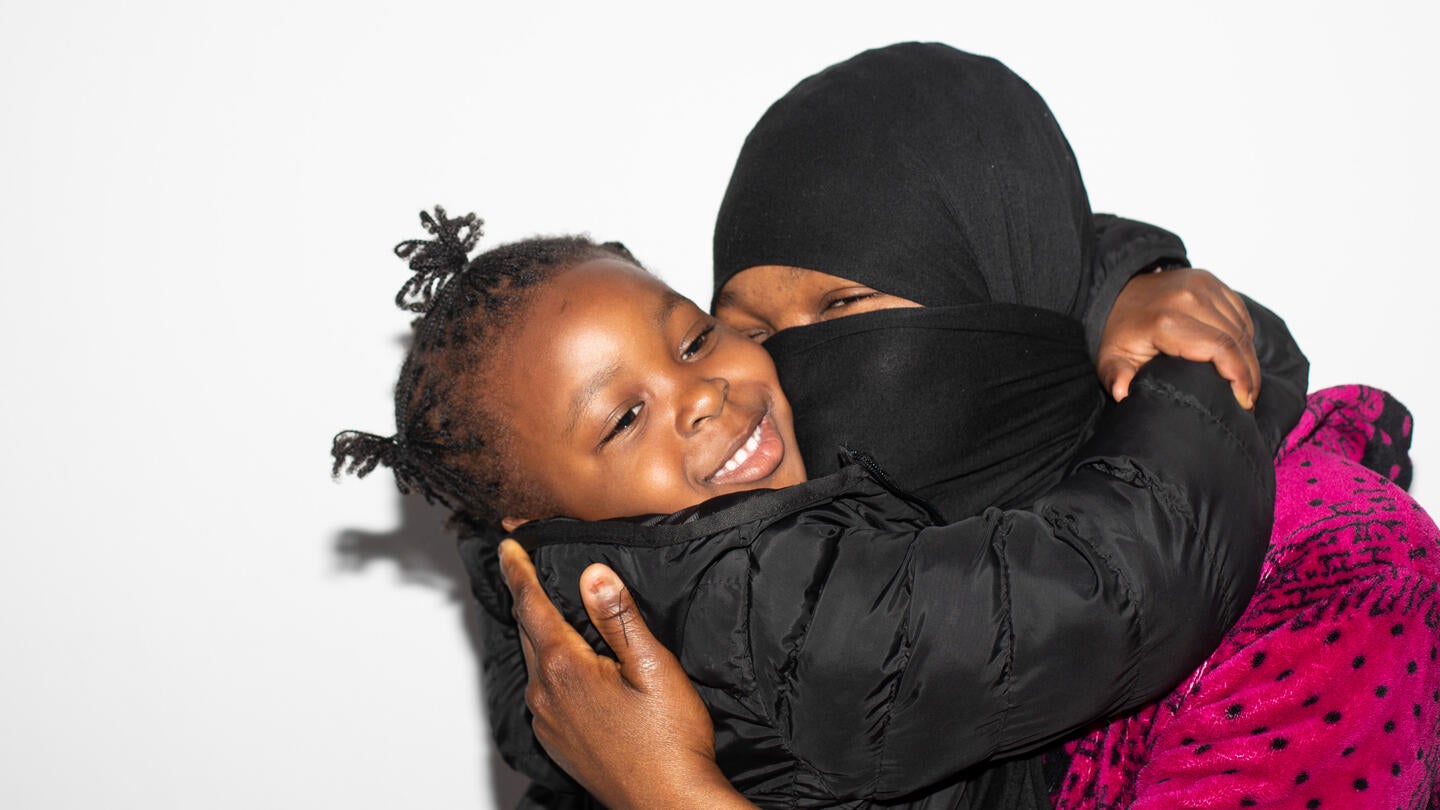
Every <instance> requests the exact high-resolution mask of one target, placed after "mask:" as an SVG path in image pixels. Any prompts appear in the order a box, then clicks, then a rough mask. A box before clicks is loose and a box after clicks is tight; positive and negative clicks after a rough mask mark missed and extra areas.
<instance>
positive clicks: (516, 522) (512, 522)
mask: <svg viewBox="0 0 1440 810" xmlns="http://www.w3.org/2000/svg"><path fill="white" fill-rule="evenodd" d="M529 522H530V519H529V518H517V517H510V516H508V515H507V516H505V517H503V518H500V527H501V528H503V529H504V530H505V533H506V534H509V533H510V532H513V531H515V530H516V529H518V528H520V525H521V524H523V523H529Z"/></svg>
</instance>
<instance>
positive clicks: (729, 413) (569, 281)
mask: <svg viewBox="0 0 1440 810" xmlns="http://www.w3.org/2000/svg"><path fill="white" fill-rule="evenodd" d="M508 348H509V351H508V352H507V356H508V360H506V361H504V362H502V363H501V364H500V365H499V366H498V367H497V368H496V369H495V372H496V373H495V376H494V378H493V379H494V380H495V382H496V383H498V385H497V387H496V388H497V390H496V392H495V393H496V399H497V404H498V405H499V407H500V408H501V410H502V413H503V414H504V416H505V418H506V421H507V422H508V424H509V431H508V433H509V446H508V455H509V456H510V458H511V459H512V461H513V462H514V463H515V465H516V469H519V470H522V471H524V475H525V477H526V479H527V480H529V481H532V482H533V483H534V485H536V486H538V487H540V488H541V489H542V490H543V491H545V492H547V493H550V494H551V495H553V502H554V503H555V504H556V506H557V507H558V508H559V509H560V511H561V513H563V514H564V515H567V516H569V517H575V518H580V519H584V520H598V519H603V518H614V517H621V516H625V515H638V514H652V513H669V512H674V511H678V510H680V509H684V508H687V507H690V506H694V505H695V504H698V503H700V502H701V501H704V500H707V499H709V498H712V497H715V496H717V495H723V494H726V493H730V492H739V491H743V490H748V489H758V488H778V487H785V486H790V485H793V484H798V483H801V482H803V481H804V480H805V467H804V462H803V461H802V460H801V457H800V453H799V451H798V450H797V449H796V445H795V434H794V428H793V425H792V420H791V414H790V404H789V402H787V401H786V399H785V395H784V394H783V393H782V392H781V390H780V384H779V382H778V381H777V380H776V377H775V366H774V364H773V363H772V362H771V361H770V357H769V355H768V354H766V353H765V351H764V349H762V348H760V346H758V345H757V344H756V343H754V342H752V341H750V340H746V339H745V338H744V337H743V336H741V335H739V334H737V333H736V332H734V331H733V330H731V329H729V328H728V327H726V326H725V325H724V324H721V323H719V322H717V321H716V320H715V319H714V318H711V317H710V316H709V315H707V314H706V313H705V312H703V311H702V310H700V309H699V308H698V307H696V306H695V304H694V303H692V302H691V301H690V300H689V299H686V298H685V297H683V296H681V295H680V294H679V293H676V292H675V291H674V290H671V289H670V288H669V287H667V286H665V284H663V283H661V282H660V281H659V280H658V279H656V278H655V277H653V276H651V275H649V274H647V273H645V272H644V271H643V270H641V269H639V268H637V267H635V266H634V265H631V264H628V263H626V262H623V261H620V260H615V259H597V260H592V261H588V262H584V263H582V264H579V265H576V266H575V267H573V268H571V269H569V270H566V271H565V272H563V273H561V274H560V275H559V276H557V277H556V278H555V279H553V280H552V281H550V282H549V283H547V284H546V285H545V286H544V287H542V288H540V289H538V290H537V291H536V292H535V293H534V297H533V298H532V299H531V301H530V302H529V304H528V306H527V308H526V312H525V315H524V322H523V324H517V328H516V330H515V333H514V335H513V337H512V338H511V339H510V345H509V347H508ZM539 517H547V515H514V516H510V517H507V518H506V519H505V520H504V521H503V523H504V525H505V527H506V529H507V530H508V529H513V528H514V527H515V526H516V525H519V524H520V523H522V522H524V521H525V520H528V519H533V518H539Z"/></svg>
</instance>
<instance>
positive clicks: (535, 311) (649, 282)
mask: <svg viewBox="0 0 1440 810" xmlns="http://www.w3.org/2000/svg"><path fill="white" fill-rule="evenodd" d="M693 306H694V305H693V304H691V303H690V301H689V299H687V298H685V297H684V296H682V295H680V294H679V293H677V292H675V291H674V290H672V289H671V288H670V287H669V286H667V285H666V284H665V283H664V282H662V281H660V280H659V279H657V278H655V277H654V276H652V275H650V274H649V273H646V272H645V271H644V270H641V269H640V268H638V267H635V266H634V265H632V264H629V263H627V262H624V261H620V260H612V259H598V260H593V261H588V262H584V263H582V264H579V265H576V266H575V267H572V268H570V269H568V270H566V271H565V272H563V273H561V274H559V275H557V276H556V277H555V278H554V279H552V280H551V281H550V282H548V283H547V284H545V285H544V286H543V287H541V288H540V289H538V290H536V292H535V295H534V297H533V298H532V299H531V301H530V302H529V306H528V307H527V309H526V312H525V316H524V319H523V323H521V324H519V325H518V328H517V329H516V330H515V331H514V333H513V338H512V340H511V342H510V344H509V346H507V347H506V352H505V357H506V360H507V363H506V365H507V368H506V369H504V370H502V371H501V373H500V375H499V377H500V378H501V380H500V381H501V384H502V385H503V386H504V387H505V388H506V389H508V391H509V392H510V393H511V394H512V395H513V396H514V402H515V405H516V406H517V407H518V408H519V409H520V410H521V411H522V412H523V411H526V410H530V409H532V408H543V403H545V402H550V401H557V400H558V399H560V398H563V397H569V396H571V394H572V393H573V392H574V391H575V390H577V389H579V388H582V387H584V386H587V385H590V384H591V382H592V381H593V380H594V379H595V377H596V375H597V374H603V373H604V372H606V371H607V370H611V369H615V368H617V367H619V366H622V365H625V364H627V363H629V362H630V361H631V359H632V358H634V357H636V356H637V353H639V352H643V351H644V350H645V348H646V347H648V346H650V345H651V344H652V343H655V342H656V336H658V335H662V334H663V330H664V328H665V326H666V324H667V322H668V321H669V319H670V316H671V314H672V313H673V312H674V311H675V310H677V309H679V308H683V307H693Z"/></svg>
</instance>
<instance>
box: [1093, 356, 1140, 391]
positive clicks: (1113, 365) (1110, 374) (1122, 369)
mask: <svg viewBox="0 0 1440 810" xmlns="http://www.w3.org/2000/svg"><path fill="white" fill-rule="evenodd" d="M1143 362H1144V361H1143V360H1137V359H1135V358H1134V357H1127V356H1125V355H1122V354H1120V353H1118V352H1104V353H1102V355H1101V356H1100V357H1099V358H1098V359H1097V360H1096V362H1095V372H1096V373H1097V374H1099V375H1100V384H1101V385H1103V386H1105V390H1107V391H1109V392H1110V398H1111V399H1113V400H1115V401H1116V402H1120V401H1121V400H1123V399H1125V398H1126V397H1128V396H1130V383H1131V381H1132V380H1134V379H1135V372H1137V371H1139V370H1140V365H1141V364H1142V363H1143Z"/></svg>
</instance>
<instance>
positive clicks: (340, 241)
mask: <svg viewBox="0 0 1440 810" xmlns="http://www.w3.org/2000/svg"><path fill="white" fill-rule="evenodd" d="M1162 5H1163V7H1162ZM1371 5H1372V8H1369V9H1367V10H1365V11H1363V12H1361V11H1359V10H1358V8H1359V7H1358V5H1357V4H1353V3H1345V4H1341V3H1267V4H1258V3H1240V2H1234V3H1227V2H1221V3H1203V4H1202V3H1187V4H1156V3H1141V2H1134V3H1116V4H1095V3H1067V4H1055V5H1054V6H1053V7H1052V6H1037V5H1035V4H1027V3H1003V4H1002V3H995V2H987V3H972V2H951V3H945V4H938V3H936V4H920V3H909V2H901V0H891V1H890V2H885V3H871V4H846V3H837V2H829V3H814V4H809V5H804V6H802V5H800V4H787V3H782V2H775V0H766V1H765V2H728V3H725V4H715V5H714V6H700V5H695V6H694V7H693V9H692V7H691V5H690V4H680V3H674V4H660V3H656V4H654V5H651V6H648V7H626V6H621V5H615V4H610V3H586V4H579V3H576V4H574V5H567V4H563V3H547V4H542V3H528V4H527V3H520V2H511V3H504V4H500V3H481V2H444V1H442V0H429V1H428V2H410V3H379V2H370V1H369V0H352V1H351V2H347V3H339V2H332V3H321V2H303V1H301V2H275V1H274V0H251V1H250V2H246V3H238V2H236V3H225V4H221V3H215V2H178V1H177V2H159V0H139V1H138V2H131V3H124V4H120V3H99V2H80V1H79V0H76V1H75V2H70V3H20V2H14V1H11V0H0V266H3V268H4V275H3V279H4V282H5V285H6V291H5V293H4V294H3V295H0V310H3V313H4V315H3V317H0V346H3V350H0V374H3V377H0V379H3V380H4V390H5V394H4V396H3V398H0V417H3V431H0V459H3V460H4V462H5V463H4V469H3V472H0V482H3V487H0V535H3V537H4V543H5V550H6V557H7V561H6V564H5V565H4V566H3V568H0V650H3V662H0V806H3V807H6V808H82V807H92V806H107V807H135V808H140V807H144V808H192V807H206V808H247V809H248V808H255V807H314V806H322V807H337V806H344V807H348V808H354V809H355V810H359V809H360V808H390V807H400V806H423V807H490V806H506V805H508V804H510V803H511V802H512V801H513V799H514V796H515V791H516V786H515V783H514V781H513V780H509V779H506V778H503V777H502V776H500V775H499V774H501V773H502V772H503V768H502V767H501V766H498V765H497V763H496V761H495V760H494V758H493V756H492V754H491V749H490V747H489V745H488V742H487V740H486V738H485V734H484V732H483V731H482V717H481V714H480V709H479V705H478V700H477V695H478V683H477V677H476V666H475V659H474V653H473V649H472V646H471V640H470V638H469V636H468V629H469V625H468V624H467V619H466V616H467V612H468V610H469V608H468V606H467V605H466V602H465V600H464V598H463V592H462V590H461V586H460V584H459V582H458V581H457V579H456V577H457V576H459V572H458V570H457V568H456V566H455V565H454V564H453V563H452V561H451V557H452V556H453V552H452V550H451V545H450V541H449V539H448V538H447V537H446V536H444V535H442V534H441V533H440V532H439V530H438V525H439V522H438V519H437V518H436V516H435V515H434V514H433V513H432V512H429V511H427V510H426V509H424V508H421V506H420V505H418V504H413V503H412V504H402V503H401V502H400V498H399V496H398V495H397V494H396V493H395V491H394V487H393V486H392V484H391V483H390V480H389V477H388V475H376V476H374V477H372V478H370V479H367V480H365V481H358V482H357V481H347V482H345V483H344V484H343V485H336V484H333V483H332V482H331V481H330V479H329V476H328V465H329V458H328V455H327V450H328V445H329V440H330V436H331V435H332V434H333V433H334V432H335V431H336V430H338V429H340V428H347V427H362V428H368V429H374V430H377V431H384V432H387V433H388V432H389V430H390V429H391V427H392V424H393V423H392V422H391V413H390V408H391V404H390V398H389V396H390V395H389V389H390V385H391V384H392V382H393V379H394V376H393V373H394V371H395V370H396V368H397V366H398V363H399V361H400V340H401V335H402V333H403V331H404V329H405V324H406V318H405V317H404V316H402V315H400V314H398V313H397V311H396V310H394V308H393V307H392V306H391V305H390V296H391V295H393V293H394V291H395V289H396V288H397V287H398V285H399V284H400V283H401V282H402V281H403V280H404V278H405V276H406V273H405V272H404V270H403V266H402V265H401V263H400V262H399V261H398V260H396V259H394V258H393V257H391V256H390V255H389V249H390V247H391V245H393V244H394V243H395V242H396V241H398V240H400V239H402V238H409V237H411V236H414V235H416V234H417V233H418V231H417V221H416V212H417V211H419V210H420V209H421V208H424V207H427V206H430V205H433V204H434V203H436V202H440V203H443V204H446V205H448V206H449V207H450V208H451V209H452V210H454V211H460V210H469V209H473V210H476V211H479V212H481V213H482V215H483V216H485V217H486V218H487V219H488V220H489V233H490V238H489V239H487V243H492V244H493V242H494V241H495V240H500V239H508V238H515V237H519V236H523V235H528V234H531V233H535V232H558V231H575V230H588V231H590V232H591V233H592V234H594V235H595V236H596V237H599V238H606V239H610V238H619V239H623V240H624V241H625V242H626V243H627V244H628V245H630V246H631V248H632V249H633V250H634V251H635V252H636V253H637V254H638V255H639V256H640V257H642V258H643V259H645V260H646V261H647V262H648V263H649V264H651V265H652V266H653V267H654V268H656V269H657V270H658V271H660V272H661V273H662V274H663V275H665V276H666V277H667V278H669V279H670V280H671V281H672V282H673V283H674V284H675V285H676V286H678V287H679V288H680V289H681V290H682V291H685V292H688V293H690V294H692V295H695V296H699V297H701V298H702V299H703V298H704V296H705V295H706V293H707V291H708V281H707V279H708V262H709V244H710V243H709V229H710V226H711V222H712V217H713V214H714V209H715V207H716V205H717V203H718V201H719V198H720V193H721V191H722V189H723V187H724V184H725V181H726V179H727V177H728V174H729V171H730V167H731V163H732V161H733V159H734V157H735V154H736V152H737V150H738V148H739V145H740V141H741V139H742V137H743V136H744V134H745V132H746V131H747V130H748V128H749V127H750V125H751V124H752V123H753V122H754V120H755V119H756V117H757V116H758V115H759V114H760V113H761V111H762V110H763V109H764V108H765V107H766V106H767V105H768V104H769V102H770V101H772V100H773V99H774V98H776V97H778V96H779V95H780V94H781V93H782V92H784V91H785V90H786V89H788V88H789V87H790V86H791V85H792V84H793V83H794V82H795V81H797V80H798V79H800V78H801V77H803V76H805V75H807V74H809V73H812V72H814V71H815V70H818V69H820V68H821V67H823V66H825V65H827V64H830V63H832V62H835V61H838V60H840V59H843V58H845V57H847V56H849V55H851V54H852V53H854V52H856V51H859V50H862V49H864V48H866V47H871V46H875V45H881V44H886V43H890V42H894V41H898V40H904V39H937V40H943V41H946V42H949V43H951V44H953V45H956V46H959V47H962V48H966V49H969V50H973V51H978V52H982V53H988V54H992V55H995V56H999V57H1000V58H1002V59H1003V60H1005V61H1006V62H1007V63H1009V64H1010V65H1011V66H1012V67H1014V68H1015V69H1016V70H1017V71H1018V72H1020V73H1021V74H1022V75H1024V76H1025V77H1027V78H1028V79H1029V80H1030V81H1031V83H1032V84H1034V85H1035V86H1036V87H1037V88H1038V89H1039V90H1040V92H1041V93H1042V94H1043V95H1044V96H1045V97H1046V98H1047V99H1048V100H1049V102H1050V104H1051V106H1052V107H1053V109H1054V110H1055V112H1056V114H1057V116H1058V117H1059V119H1060V121H1061V122H1062V123H1063V124H1064V126H1065V129H1066V131H1067V133H1068V134H1069V136H1070V139H1071V141H1072V144H1073V145H1074V148H1075V151H1076V153H1077V155H1078V156H1079V158H1080V162H1081V166H1082V168H1083V169H1084V171H1085V176H1086V179H1087V182H1088V185H1089V188H1090V191H1091V195H1092V199H1093V202H1094V204H1095V207H1096V209H1097V210H1113V211H1120V212H1123V213H1125V214H1128V215H1131V216H1135V217H1138V218H1143V219H1148V220H1151V221H1154V222H1157V223H1161V224H1164V225H1166V226H1169V227H1171V228H1173V229H1175V230H1177V231H1178V232H1180V233H1181V234H1182V235H1183V236H1184V237H1185V238H1186V240H1187V241H1188V243H1189V245H1190V247H1191V255H1192V257H1193V259H1194V260H1195V261H1196V262H1197V263H1198V264H1200V265H1201V266H1205V267H1209V268H1211V269H1213V270H1215V271H1216V272H1217V273H1219V274H1220V275H1221V276H1222V277H1223V278H1225V279H1227V280H1229V281H1230V282H1231V283H1232V284H1233V285H1234V286H1235V287H1237V288H1239V289H1242V290H1245V291H1247V292H1250V293H1252V294H1253V295H1254V296H1255V297H1256V298H1258V299H1260V300H1262V301H1265V302H1267V303H1269V304H1270V305H1271V306H1272V307H1273V308H1275V309H1276V310H1278V311H1279V312H1280V313H1281V314H1282V315H1284V316H1286V317H1287V319H1288V321H1289V323H1290V325H1291V326H1292V328H1293V330H1294V332H1295V333H1296V334H1297V335H1298V337H1299V339H1300V341H1301V343H1302V345H1304V346H1305V347H1306V348H1307V350H1308V352H1309V354H1310V357H1311V358H1312V360H1313V361H1314V373H1313V377H1312V380H1313V382H1314V384H1315V385H1316V386H1322V385H1328V384H1334V383H1339V382H1347V381H1365V382H1369V383H1373V384H1376V385H1380V386H1383V387H1385V388H1388V389H1390V390H1391V391H1392V392H1394V393H1395V394H1397V395H1398V396H1400V397H1401V398H1402V399H1403V400H1404V401H1405V402H1407V403H1408V404H1409V405H1410V406H1411V408H1412V410H1413V411H1414V412H1415V414H1416V417H1417V422H1418V428H1417V439H1416V443H1415V453H1414V454H1415V457H1416V458H1417V460H1418V466H1419V471H1418V472H1417V475H1416V481H1415V486H1414V489H1413V491H1414V492H1415V493H1416V495H1417V496H1418V497H1419V499H1420V501H1421V502H1422V503H1423V504H1426V505H1428V506H1430V508H1431V509H1432V510H1435V509H1440V385H1437V383H1436V382H1435V378H1434V376H1433V371H1431V370H1430V369H1433V368H1434V360H1433V357H1432V356H1433V355H1434V353H1435V350H1436V348H1437V345H1440V341H1437V337H1440V327H1437V325H1436V324H1437V319H1440V316H1437V315H1436V313H1435V309H1434V294H1435V290H1436V286H1437V285H1436V282H1435V280H1434V279H1435V275H1436V272H1437V264H1440V258H1437V257H1440V250H1437V247H1436V245H1435V240H1434V236H1435V234H1436V232H1437V228H1436V222H1437V221H1440V203H1437V201H1436V200H1437V194H1436V191H1437V186H1440V159H1437V156H1436V155H1437V152H1436V148H1435V146H1434V143H1435V138H1436V134H1435V133H1436V129H1437V128H1436V123H1437V115H1436V104H1437V99H1440V94H1437V85H1440V57H1437V56H1436V53H1437V49H1436V48H1435V42H1434V40H1435V38H1436V35H1437V33H1440V26H1437V25H1436V23H1437V11H1436V7H1435V6H1434V5H1433V4H1432V3H1428V2H1413V3H1380V4H1371ZM702 8H703V9H705V10H699V9H702ZM722 9H723V10H722ZM1427 144H1428V145H1427Z"/></svg>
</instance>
